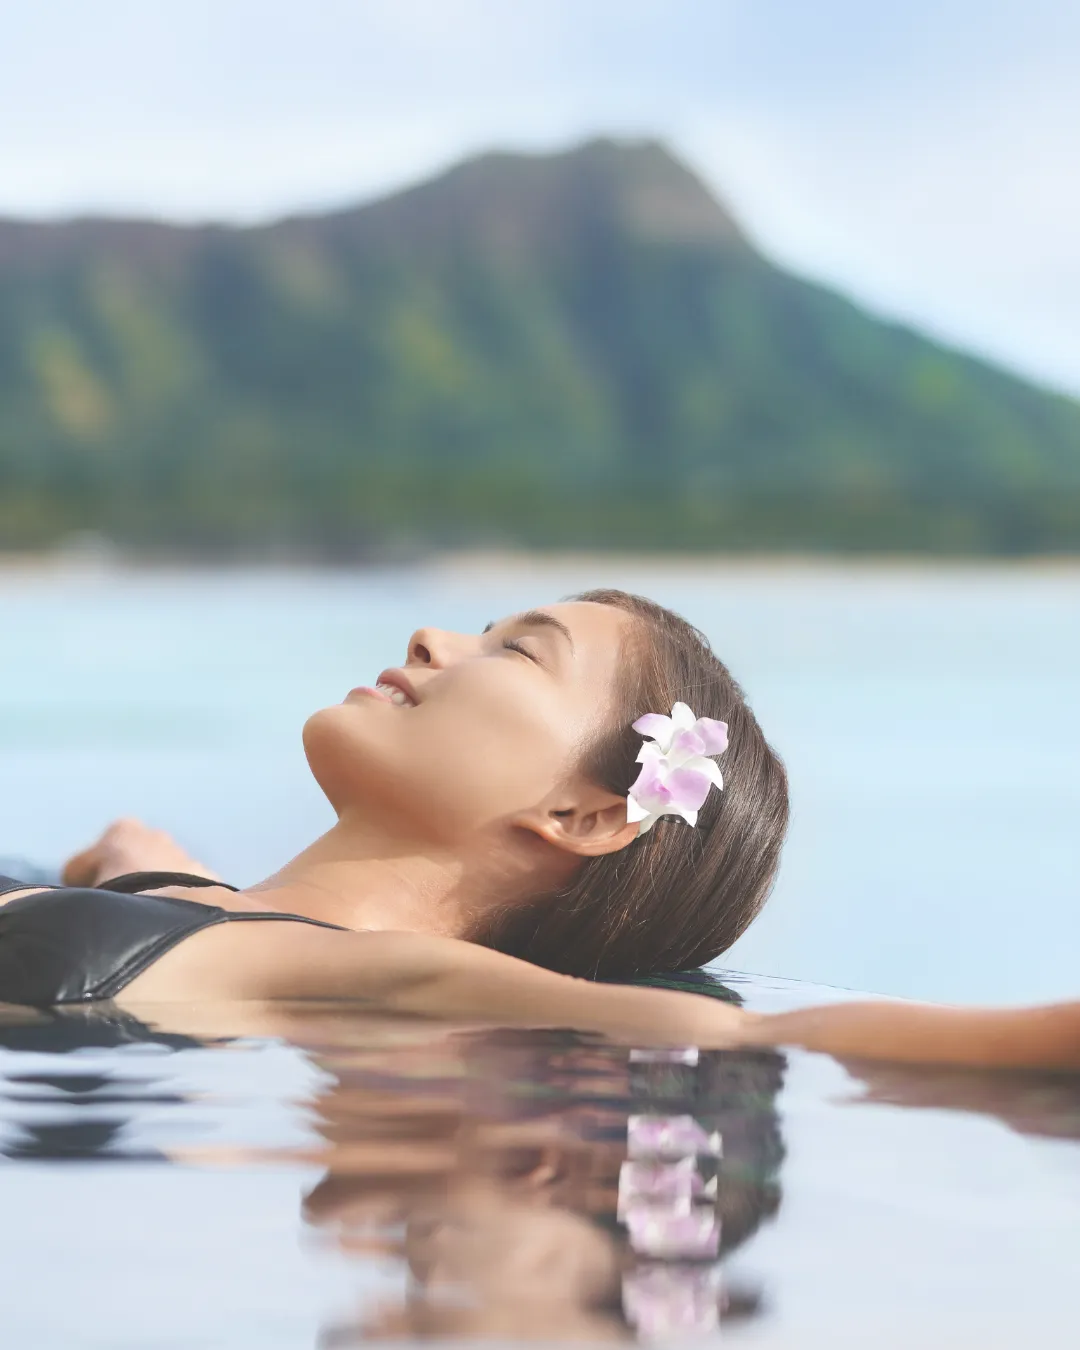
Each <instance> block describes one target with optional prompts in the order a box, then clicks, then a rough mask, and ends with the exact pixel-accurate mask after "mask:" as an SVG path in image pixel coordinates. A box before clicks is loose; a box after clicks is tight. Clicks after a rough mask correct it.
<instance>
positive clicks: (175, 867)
mask: <svg viewBox="0 0 1080 1350" xmlns="http://www.w3.org/2000/svg"><path fill="white" fill-rule="evenodd" d="M129 872H188V873H190V874H192V875H194V876H199V877H209V878H210V879H211V880H212V881H220V880H221V877H219V876H218V875H217V873H216V872H212V871H211V870H210V868H209V867H205V866H204V865H203V864H202V863H200V862H196V861H195V859H194V858H192V857H191V856H190V854H188V853H187V851H186V850H185V849H184V848H182V847H181V846H180V845H179V844H178V843H177V842H176V840H175V839H173V837H172V836H171V835H169V834H166V833H165V831H164V830H154V829H151V828H150V826H149V825H144V824H143V823H142V821H140V820H133V819H131V818H129V817H125V818H124V819H123V820H116V821H113V823H112V824H111V825H110V826H109V827H108V829H107V830H105V832H104V833H103V834H102V836H101V838H100V839H96V840H95V841H94V843H92V844H90V845H89V847H87V848H84V849H83V850H82V851H81V852H80V853H76V854H74V855H73V856H72V857H70V858H69V859H68V860H67V862H66V863H65V864H64V868H63V872H62V879H63V882H64V884H65V886H98V885H100V884H101V882H103V881H109V880H110V879H111V878H112V877H122V876H126V875H127V874H128V873H129ZM167 893H168V894H173V893H175V894H176V895H181V896H182V895H183V894H184V892H183V891H182V890H176V891H175V892H173V891H169V892H167Z"/></svg>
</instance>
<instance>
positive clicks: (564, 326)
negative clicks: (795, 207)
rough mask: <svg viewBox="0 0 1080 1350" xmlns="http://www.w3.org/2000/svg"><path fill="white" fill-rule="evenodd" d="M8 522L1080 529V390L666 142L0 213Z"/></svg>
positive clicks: (970, 541) (941, 538)
mask: <svg viewBox="0 0 1080 1350" xmlns="http://www.w3.org/2000/svg"><path fill="white" fill-rule="evenodd" d="M0 487H2V488H3V494H2V498H0V547H2V546H5V545H6V546H8V547H24V546H27V545H32V544H34V543H43V542H48V541H49V540H50V539H55V538H58V537H61V536H62V535H63V534H64V533H65V532H67V531H70V530H77V529H87V528H89V529H97V530H101V531H103V532H105V533H107V534H109V535H111V536H113V537H116V538H118V539H119V540H120V541H121V542H125V541H126V542H129V543H131V544H133V545H137V546H140V547H151V546H154V547H157V546H160V547H174V548H180V549H187V550H191V549H211V550H221V549H228V548H235V549H238V550H240V551H245V550H246V551H251V550H258V549H260V548H265V547H275V548H279V547H280V548H287V549H288V548H294V549H297V550H300V551H303V550H305V549H307V550H311V549H314V550H315V551H319V550H323V549H325V550H328V551H330V552H332V553H334V554H335V555H345V556H352V555H353V554H356V555H362V554H364V553H365V552H370V551H371V550H373V549H374V550H376V551H377V550H378V549H379V548H381V547H383V546H384V545H387V544H392V543H393V542H394V541H395V540H397V541H400V540H402V539H406V540H408V539H412V540H418V539H423V540H430V541H431V542H434V543H453V544H457V543H471V542H477V541H484V540H494V541H495V542H500V543H501V542H511V543H513V542H519V543H523V544H527V545H533V546H535V545H541V546H542V545H550V546H564V545H565V546H580V545H582V544H591V545H596V546H600V547H607V546H610V547H626V546H628V545H629V546H640V547H694V548H720V549H746V548H770V549H771V548H806V547H812V548H829V547H833V548H860V549H874V548H889V549H897V548H899V549H906V550H914V551H918V550H927V549H929V550H933V551H941V552H1002V551H1004V552H1017V551H1019V552H1024V551H1031V550H1033V549H1050V550H1061V549H1066V550H1068V549H1075V548H1077V547H1080V405H1078V404H1076V403H1074V402H1072V401H1070V400H1069V399H1067V398H1065V397H1063V396H1060V395H1055V394H1052V393H1049V392H1044V391H1042V390H1039V389H1037V388H1035V387H1033V386H1032V385H1031V384H1030V383H1028V382H1026V381H1024V380H1023V379H1021V378H1020V377H1019V376H1014V375H1012V374H1010V373H1008V372H1006V371H1003V370H1001V369H1000V368H998V367H996V366H994V365H992V364H991V363H989V362H986V361H982V360H979V359H977V358H973V357H969V356H967V355H965V354H964V353H962V352H960V351H957V350H956V349H954V348H947V347H945V346H943V345H941V344H938V343H935V342H933V341H931V340H929V339H928V338H926V337H925V336H923V335H921V334H919V333H918V331H917V330H915V329H913V328H911V327H910V326H909V325H906V324H902V323H896V322H893V321H890V320H882V319H879V318H876V317H873V316H871V315H870V314H868V313H867V312H865V311H864V310H862V309H861V308H860V307H859V306H858V304H857V303H856V302H853V301H851V300H848V299H847V298H845V297H842V296H840V295H838V294H836V293H835V292H832V291H830V290H829V289H828V288H826V287H823V286H819V285H816V284H815V283H813V282H809V281H806V280H803V279H801V278H799V277H796V276H793V275H791V274H789V273H787V272H785V271H783V270H782V269H781V268H778V267H776V266H775V265H774V264H772V263H771V262H769V261H768V260H767V259H766V258H765V257H763V256H762V255H761V253H759V252H758V250H757V249H756V248H755V246H754V244H753V243H752V241H751V240H750V239H749V238H748V237H747V235H746V234H745V232H744V231H743V230H742V228H741V226H740V225H739V223H738V222H737V220H736V219H735V217H734V216H733V214H732V213H731V211H730V210H729V209H728V208H727V207H726V206H724V205H723V203H722V202H721V201H719V200H718V199H717V198H716V197H715V195H714V194H712V193H710V192H709V191H708V189H707V188H706V187H705V186H704V184H703V183H702V182H701V180H700V179H699V178H698V177H697V175H695V174H694V173H693V171H692V170H690V169H689V168H687V166H686V165H684V164H683V163H682V162H681V161H680V160H678V159H677V157H675V156H673V155H672V154H671V153H670V152H669V151H667V150H666V148H665V147H664V146H663V145H661V144H660V143H658V142H655V141H647V140H642V141H635V142H616V141H611V140H598V141H592V142H589V143H587V144H586V145H584V146H581V147H578V148H577V149H576V150H572V151H569V152H564V153H561V154H551V155H517V154H511V153H508V152H492V153H489V154H486V155H482V156H478V157H474V158H472V159H470V160H467V161H464V162H463V163H461V164H458V165H455V166H452V167H451V168H449V169H448V170H446V171H445V172H444V173H442V174H440V175H437V176H435V177H434V178H432V179H429V180H426V181H424V182H421V183H418V184H414V185H413V186H412V187H409V188H406V189H404V190H401V191H399V192H395V193H391V194H389V195H387V196H385V197H382V198H379V199H377V200H375V201H373V202H368V203H364V204H360V205H353V206H346V207H343V208H341V209H339V210H336V211H331V212H323V213H311V214H305V215H293V216H287V217H283V218H282V219H279V220H276V221H273V222H268V223H265V224H261V225H256V226H229V225H220V224H204V225H197V226H185V225H177V224H173V223H168V222H158V221H138V220H110V219H108V218H96V217H92V218H86V219H82V220H73V221H68V222H56V223H47V224H44V225H42V224H36V223H32V222H12V221H0Z"/></svg>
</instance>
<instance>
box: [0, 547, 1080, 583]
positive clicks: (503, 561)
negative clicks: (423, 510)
mask: <svg viewBox="0 0 1080 1350" xmlns="http://www.w3.org/2000/svg"><path fill="white" fill-rule="evenodd" d="M584 568H595V569H596V570H598V571H609V572H610V571H621V570H626V569H628V568H647V569H649V570H650V571H652V572H671V573H679V572H694V573H696V574H697V575H699V576H700V575H702V574H703V573H710V572H715V573H717V574H726V575H732V574H736V573H741V574H749V573H758V574H761V573H776V572H793V571H800V572H801V571H815V572H821V573H845V574H851V573H855V572H865V573H882V574H886V573H889V574H899V573H915V574H917V573H930V572H936V573H953V574H960V573H975V572H977V573H981V574H986V573H990V572H1001V573H1008V574H1017V573H1033V572H1038V573H1062V574H1071V573H1074V572H1080V554H1077V555H1070V554H1032V555H1030V556H1024V557H1000V556H977V555H956V554H942V555H937V554H923V553H795V552H792V553H696V552H690V553H660V552H657V553H653V552H642V553H624V552H607V551H597V552H590V551H586V550H580V549H568V550H562V551H560V550H552V551H547V550H543V551H541V550H530V549H513V548H497V549H495V548H493V549H461V550H447V551H445V552H432V553H429V554H424V555H421V556H416V557H400V558H394V557H386V558H382V559H368V560H362V561H361V560H357V561H354V562H328V561H325V560H320V559H315V558H304V557H293V558H284V557H282V558H268V557H261V558H260V557H247V558H244V557H237V558H220V557H219V558H213V559H198V558H194V557H191V558H185V557H179V556H173V557H165V556H159V557H153V556H141V555H138V554H126V553H123V552H121V551H116V552H111V551H110V552H107V553H100V554H99V553H88V554H83V553H82V552H80V551H78V550H74V551H68V550H63V549H60V550H55V551H41V552H32V553H3V552H0V576H2V577H3V578H5V579H10V578H13V577H17V576H19V575H23V576H27V577H45V576H50V575H52V576H78V575H96V576H109V575H115V576H125V575H126V576H130V575H132V574H137V575H152V574H158V575H177V574H198V573H207V574H209V573H242V572H243V573H253V572H263V573H274V572H282V573H284V572H292V573H299V572H310V573H327V574H337V575H343V574H349V573H355V574H375V573H379V572H391V571H416V572H426V573H439V574H441V575H444V576H462V577H467V576H470V575H480V574H490V573H491V572H493V571H495V572H499V573H500V574H503V575H516V576H520V575H521V574H523V573H530V572H532V573H535V572H538V571H541V572H552V571H559V570H573V571H580V570H582V569H584Z"/></svg>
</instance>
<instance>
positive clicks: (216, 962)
mask: <svg viewBox="0 0 1080 1350" xmlns="http://www.w3.org/2000/svg"><path fill="white" fill-rule="evenodd" d="M205 999H217V1000H222V1001H232V1000H260V1001H262V1000H277V999H290V1000H299V1001H308V1000H312V999H347V1000H352V1001H354V1002H360V1003H362V1004H363V1005H365V1006H366V1007H368V1008H370V1009H371V1010H372V1011H376V1012H381V1013H405V1014H413V1015H419V1016H424V1017H437V1018H441V1019H443V1020H445V1021H451V1022H452V1021H463V1022H469V1021H479V1022H489V1023H493V1024H495V1025H504V1026H505V1025H512V1026H563V1027H576V1028H578V1029H580V1030H585V1031H596V1032H600V1033H602V1034H603V1035H606V1036H610V1037H612V1038H613V1039H616V1040H623V1041H628V1042H631V1043H635V1044H641V1045H698V1046H702V1047H715V1048H724V1047H735V1046H766V1045H769V1046H802V1047H804V1048H806V1049H808V1050H818V1051H821V1052H823V1053H825V1054H831V1055H835V1056H837V1057H838V1058H842V1059H860V1058H862V1059H880V1060H893V1061H901V1062H908V1063H925V1064H957V1065H972V1066H982V1067H1002V1068H1015V1067H1023V1068H1058V1069H1076V1068H1080V1003H1069V1004H1058V1005H1055V1006H1052V1007H1047V1008H1030V1009H1015V1010H986V1011H983V1010H979V1009H965V1008H946V1007H935V1006H932V1005H927V1004H916V1003H910V1004H909V1003H886V1002H881V1003H844V1004H837V1005H832V1006H828V1007H822V1008H808V1009H805V1010H803V1011H799V1012H791V1013H781V1014H773V1015H763V1014H758V1013H750V1012H746V1011H745V1010H743V1009H741V1008H734V1007H732V1006H731V1005H729V1004H726V1003H722V1002H720V1001H719V1000H717V999H712V998H708V997H703V996H702V995H700V994H684V993H678V992H676V991H674V990H666V989H649V988H640V987H634V986H623V985H609V984H595V983H593V982H592V981H590V980H581V979H575V978H573V977H571V976H568V975H557V974H555V973H554V972H553V971H550V970H543V969H541V968H540V967H539V966H534V965H530V964H529V963H528V962H527V961H519V960H517V959H516V958H514V957H510V956H504V955H503V954H502V953H500V952H494V951H490V950H489V949H488V948H486V947H478V946H476V945H474V944H472V943H469V942H460V941H457V940H456V939H454V938H444V937H434V936H431V935H428V934H421V933H393V932H372V933H331V932H327V931H325V930H322V929H318V928H313V927H307V926H305V925H302V924H295V923H278V922H267V923H231V924H223V925H221V926H220V927H217V928H210V929H206V930H204V931H203V932H200V933H197V934H195V935H194V936H193V937H190V938H188V939H187V940H186V941H184V942H182V943H181V944H180V945H179V946H178V947H175V948H174V949H173V950H172V951H171V952H168V953H166V955H165V956H163V957H161V959H160V960H158V961H157V962H155V964H154V965H153V966H151V967H150V969H149V970H148V971H147V972H146V973H145V974H143V975H141V976H139V978H138V979H137V980H135V981H133V983H132V984H131V985H129V986H128V989H127V990H126V991H125V992H124V994H123V995H122V996H121V999H120V1000H118V1001H122V1002H124V1003H131V1004H136V1003H141V1002H189V1001H192V1000H205Z"/></svg>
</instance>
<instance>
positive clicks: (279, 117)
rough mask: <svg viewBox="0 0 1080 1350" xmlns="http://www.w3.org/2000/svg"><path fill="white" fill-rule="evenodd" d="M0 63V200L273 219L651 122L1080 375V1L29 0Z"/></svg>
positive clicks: (822, 241)
mask: <svg viewBox="0 0 1080 1350" xmlns="http://www.w3.org/2000/svg"><path fill="white" fill-rule="evenodd" d="M0 70H2V78H0V164H2V166H3V172H2V174H0V214H4V215H8V216H35V217H54V216H63V215H70V214H73V213H82V212H87V211H94V212H106V213H109V214H115V213H127V214H131V213H138V214H153V215H158V216H167V217H172V218H176V219H183V220H192V219H207V218H217V219H232V220H258V219H265V218H268V217H272V216H274V215H276V214H279V213H282V212H286V211H294V210H297V209H317V208H320V207H324V206H332V205H339V204H343V203H346V202H351V201H355V200H358V199H364V198H368V197H371V196H373V195H377V194H379V193H380V192H383V191H386V190H388V189H390V188H392V187H395V186H397V185H399V184H402V183H405V182H409V181H411V180H414V179H416V178H418V177H422V176H424V175H426V174H428V173H430V172H432V171H434V170H436V169H438V168H440V167H442V166H443V165H445V164H446V163H448V162H450V161H452V160H454V159H456V158H459V157H461V156H463V155H466V154H470V153H473V152H475V151H478V150H481V149H487V148H490V147H493V146H506V147H521V148H532V149H545V148H551V147H559V146H563V145H567V144H571V143H573V142H575V141H577V140H581V139H583V138H585V137H587V136H590V135H595V134H598V133H609V134H626V135H656V136H660V137H663V138H664V139H666V140H667V141H669V142H670V144H671V145H672V146H673V147H674V148H675V149H676V150H677V151H679V152H680V153H681V154H682V155H683V156H684V157H685V158H686V159H687V160H688V161H689V162H690V163H691V164H692V165H693V166H694V167H695V168H696V169H697V170H698V171H699V172H700V173H701V174H702V175H703V176H704V177H705V178H706V180H707V181H708V182H709V183H710V184H711V185H712V186H713V187H714V188H715V189H716V190H717V191H718V192H719V193H720V194H721V195H722V196H723V197H724V198H725V199H726V200H727V201H728V202H729V203H730V204H731V205H732V207H733V208H734V209H735V211H736V213H737V214H738V215H739V216H740V217H741V219H742V221H743V223H744V224H745V225H746V227H747V228H748V229H749V230H750V232H751V233H752V234H753V235H754V236H755V237H756V239H757V240H758V242H759V244H760V245H761V246H762V247H763V248H764V250H765V251H766V252H767V253H769V254H770V255H771V256H772V257H774V258H775V259H776V260H777V261H779V262H781V263H783V264H785V265H787V266H789V267H792V268H795V269H797V270H798V271H800V272H802V273H804V274H806V275H810V276H813V277H817V278H820V279H821V280H823V281H825V282H827V283H829V284H831V285H834V286H836V287H838V288H840V289H841V290H843V291H845V292H847V293H848V294H850V295H852V296H854V297H855V298H857V299H859V300H861V301H863V302H864V303H865V304H867V305H869V306H870V307H872V308H874V309H876V310H878V311H880V312H884V313H887V314H891V315H896V316H898V317H901V318H903V319H906V320H908V321H911V322H913V323H915V324H916V325H918V326H920V327H922V328H924V329H926V330H928V331H930V332H932V333H934V334H936V335H938V336H941V337H945V338H947V339H949V340H951V341H954V342H956V343H958V344H960V345H963V346H966V347H969V348H971V349H974V350H977V351H980V352H983V353H985V354H987V355H990V356H992V357H994V358H995V359H997V360H1000V361H1002V362H1004V363H1006V364H1009V365H1012V366H1014V367H1016V368H1017V369H1020V370H1022V371H1024V372H1026V373H1029V374H1031V375H1033V376H1035V377H1036V378H1038V379H1041V380H1044V381H1046V382H1048V383H1050V384H1054V385H1057V386H1059V387H1062V388H1065V389H1068V390H1070V391H1072V392H1075V393H1077V394H1080V247H1078V241H1080V76H1078V71H1080V3H1077V0H980V2H979V3H976V0H905V3H903V4H898V5H888V6H883V5H875V4H869V3H866V0H619V2H618V3H615V2H614V0H306V3H299V0H293V3H282V0H33V3H27V4H23V5H15V4H7V5H0Z"/></svg>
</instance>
